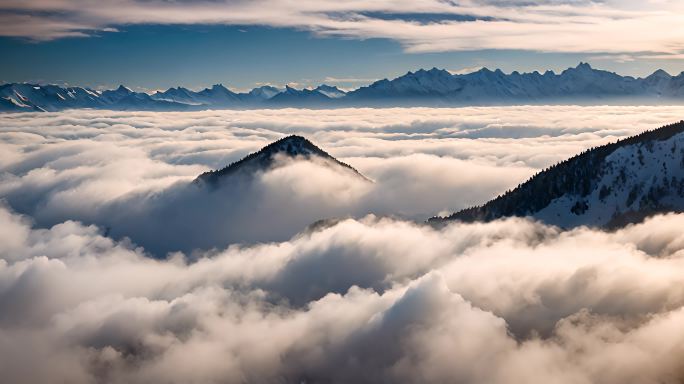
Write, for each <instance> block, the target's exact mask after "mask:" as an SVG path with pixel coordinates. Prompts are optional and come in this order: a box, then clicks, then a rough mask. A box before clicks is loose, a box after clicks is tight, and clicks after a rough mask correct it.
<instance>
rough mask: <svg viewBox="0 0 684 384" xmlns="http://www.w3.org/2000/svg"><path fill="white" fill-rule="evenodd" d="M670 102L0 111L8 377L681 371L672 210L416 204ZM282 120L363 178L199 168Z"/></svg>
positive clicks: (236, 378)
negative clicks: (545, 216) (565, 216)
mask: <svg viewBox="0 0 684 384" xmlns="http://www.w3.org/2000/svg"><path fill="white" fill-rule="evenodd" d="M683 112H684V107H666V106H648V107H631V106H623V107H620V106H610V107H608V106H606V107H598V106H597V107H579V106H549V107H544V106H517V107H481V108H475V107H473V108H440V109H430V108H391V109H333V110H301V109H282V110H250V111H202V112H178V113H176V112H114V111H88V110H78V111H65V112H60V113H20V114H3V115H0V153H2V155H1V156H0V199H2V205H1V206H0V228H2V229H3V230H2V232H0V355H2V356H3V359H1V360H0V372H2V373H3V380H6V381H7V382H19V381H23V382H26V381H27V380H28V382H47V381H53V382H69V383H97V382H112V383H147V382H167V383H189V382H192V383H223V382H231V383H232V382H250V383H274V382H333V383H349V382H358V383H362V382H368V383H377V382H407V383H409V382H411V383H414V382H425V383H446V382H466V383H470V382H472V383H480V382H488V383H510V382H526V383H548V382H559V383H560V382H563V383H568V382H572V383H591V382H600V383H667V382H679V381H681V380H683V379H684V372H683V371H682V369H681V365H680V362H681V359H682V358H683V357H684V348H683V347H682V345H684V343H683V341H684V330H683V329H684V328H682V327H681V324H682V322H683V321H684V312H683V310H682V306H683V305H684V288H683V287H682V286H681V280H682V278H683V277H684V234H683V233H682V231H681V230H680V229H681V228H682V226H684V215H682V214H668V215H662V216H655V217H653V218H651V219H648V220H646V221H645V222H643V223H641V224H636V225H631V226H628V227H625V228H623V229H619V230H615V231H612V232H608V231H605V230H600V229H592V228H586V227H578V228H574V229H561V228H558V227H553V226H547V225H544V224H543V223H540V222H535V221H532V220H529V219H522V218H510V219H505V220H498V221H493V222H489V223H473V224H465V223H457V222H454V223H450V224H448V225H445V226H444V227H442V228H434V227H431V226H428V225H426V224H424V222H425V220H426V219H428V218H429V217H432V216H435V215H438V214H444V213H449V212H453V211H456V210H459V209H462V208H466V207H468V206H472V205H477V204H482V203H484V202H486V201H488V200H490V199H491V198H493V197H495V196H497V195H499V194H501V193H503V192H505V191H506V190H509V189H512V188H514V187H515V186H517V185H518V184H519V183H521V182H523V181H525V180H526V179H528V178H529V177H531V176H532V175H534V174H535V173H537V172H539V171H541V170H543V169H545V168H547V167H549V166H551V165H553V164H555V163H557V162H559V161H561V160H564V159H566V158H568V157H571V156H573V155H575V154H577V153H580V152H582V151H584V150H587V149H589V148H592V147H595V146H599V145H602V144H606V143H611V142H615V141H616V140H618V139H621V138H625V137H627V136H631V135H634V134H637V133H640V132H643V131H645V130H648V129H654V128H657V127H659V126H662V125H664V124H667V123H671V122H675V121H679V120H681V116H682V115H683ZM288 135H300V136H303V137H305V138H307V139H308V140H310V141H311V142H312V143H313V144H315V145H317V146H318V147H320V148H321V149H323V150H325V151H326V152H328V154H330V155H331V156H333V157H334V158H336V159H337V160H339V161H342V162H344V163H346V164H348V165H350V166H351V167H353V168H354V169H356V170H357V171H358V172H359V173H360V174H361V175H363V176H365V178H364V177H361V176H360V175H359V174H356V173H354V172H349V170H348V169H346V168H344V167H338V166H336V165H334V164H333V165H332V166H331V165H330V164H329V163H325V162H322V161H300V160H301V159H298V158H296V157H295V158H286V157H280V158H277V161H276V164H275V166H273V167H270V168H268V169H264V170H261V171H259V172H256V173H255V174H254V175H252V176H251V177H250V178H245V179H238V178H234V179H229V180H228V181H226V183H224V184H222V185H219V186H214V187H211V186H208V185H204V184H202V183H198V182H197V181H194V180H195V179H196V178H197V177H198V176H199V175H200V174H202V173H203V172H206V171H209V170H212V169H220V168H223V167H225V166H226V165H228V164H231V163H233V162H236V161H238V160H240V159H241V158H243V157H245V156H246V155H248V154H250V153H253V152H256V151H258V150H259V149H260V148H262V147H264V146H266V145H268V144H269V143H271V142H273V141H276V140H278V139H280V138H282V137H285V136H288ZM48 357H49V358H48Z"/></svg>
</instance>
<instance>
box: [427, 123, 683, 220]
mask: <svg viewBox="0 0 684 384" xmlns="http://www.w3.org/2000/svg"><path fill="white" fill-rule="evenodd" d="M682 211H684V121H680V122H679V123H676V124H672V125H668V126H665V127H662V128H659V129H656V130H653V131H647V132H644V133H642V134H640V135H637V136H633V137H630V138H627V139H624V140H621V141H618V142H616V143H611V144H608V145H604V146H601V147H597V148H593V149H590V150H588V151H585V152H583V153H581V154H579V155H577V156H575V157H572V158H570V159H568V160H566V161H563V162H561V163H559V164H556V165H554V166H552V167H550V168H548V169H546V170H544V171H542V172H540V173H538V174H537V175H535V176H533V177H532V178H531V179H529V180H528V181H526V182H525V183H523V184H521V185H519V186H518V187H517V188H515V189H513V190H511V191H508V192H506V193H505V194H503V195H501V196H499V197H497V198H496V199H494V200H491V201H490V202H488V203H486V204H484V205H482V206H478V207H473V208H468V209H465V210H462V211H460V212H456V213H454V214H453V215H451V216H448V217H436V218H433V219H430V221H429V222H430V223H432V224H441V223H445V222H448V221H450V220H460V221H466V222H470V221H490V220H495V219H499V218H502V217H509V216H531V217H533V218H536V219H539V220H542V221H544V222H546V223H549V224H554V225H558V226H561V227H566V228H568V227H575V226H580V225H589V226H598V227H608V228H611V227H619V226H622V225H625V224H629V223H633V222H637V221H640V220H642V219H643V218H644V217H647V216H650V215H653V214H656V213H666V212H682Z"/></svg>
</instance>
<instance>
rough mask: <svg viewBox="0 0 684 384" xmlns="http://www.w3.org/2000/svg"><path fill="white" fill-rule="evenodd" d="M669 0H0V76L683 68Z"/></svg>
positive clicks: (275, 78)
mask: <svg viewBox="0 0 684 384" xmlns="http://www.w3.org/2000/svg"><path fill="white" fill-rule="evenodd" d="M682 17H684V5H683V4H682V2H681V1H676V0H647V1H633V0H627V1H614V0H603V1H591V0H540V1H519V0H510V1H499V0H463V1H458V2H456V1H444V0H419V1H403V0H395V1H386V0H377V1H367V0H366V1H361V0H355V1H348V2H339V1H332V0H323V1H297V2H292V1H287V0H270V1H266V0H260V1H192V2H191V1H183V0H178V1H159V0H145V1H142V0H106V1H95V0H74V1H66V0H28V1H26V0H22V1H19V0H7V1H3V2H2V3H0V51H1V52H3V53H4V54H3V60H2V61H1V62H0V82H18V81H29V82H38V83H58V84H70V85H81V86H88V87H92V88H109V87H113V86H117V85H118V84H126V85H127V86H129V87H131V88H133V89H138V90H155V89H165V88H168V87H171V86H185V87H189V88H192V89H201V88H203V87H206V86H210V85H213V84H216V83H222V84H224V85H226V86H228V87H230V88H233V89H236V90H244V89H249V88H252V87H254V86H258V85H262V84H273V85H279V86H282V85H284V84H291V85H293V86H298V87H305V86H312V85H316V84H320V83H328V84H332V85H338V86H341V87H344V88H354V87H358V86H360V85H365V84H368V83H370V82H372V81H374V80H377V79H381V78H385V77H388V78H392V77H396V76H398V75H401V74H403V73H405V72H407V71H409V70H416V69H419V68H431V67H438V68H444V69H447V70H450V71H453V72H467V71H472V70H476V69H479V68H481V67H483V66H486V67H489V68H500V69H502V70H504V71H505V72H511V71H514V70H517V71H533V70H539V71H544V70H547V69H551V70H555V71H560V70H562V69H565V68H568V67H570V66H575V65H577V63H578V62H580V61H587V62H590V63H592V64H593V65H594V66H595V67H598V68H602V69H608V70H612V71H616V72H619V73H621V74H625V75H632V76H645V75H648V74H650V73H652V72H654V71H655V70H656V69H658V68H662V69H665V70H667V71H668V72H670V73H671V74H679V73H680V72H682V70H684V65H683V64H684V26H682V23H681V20H682Z"/></svg>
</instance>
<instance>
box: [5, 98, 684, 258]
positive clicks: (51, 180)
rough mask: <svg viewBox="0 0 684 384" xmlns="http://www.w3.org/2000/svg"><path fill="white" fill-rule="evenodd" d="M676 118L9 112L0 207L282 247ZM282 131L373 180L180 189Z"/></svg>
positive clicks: (301, 174)
mask: <svg viewBox="0 0 684 384" xmlns="http://www.w3.org/2000/svg"><path fill="white" fill-rule="evenodd" d="M681 115H682V108H681V107H563V106H560V107H556V106H554V107H501V108H454V109H446V108H445V109H430V108H408V109H401V108H392V109H339V110H324V111H316V110H297V109H286V110H260V111H204V112H192V113H155V112H107V111H69V112H63V113H54V114H50V113H48V114H44V113H39V114H31V113H28V114H6V115H2V116H0V138H1V141H0V145H1V146H2V151H3V156H1V157H0V172H1V173H0V197H3V198H5V199H6V200H7V201H8V203H9V204H10V206H11V207H12V208H13V209H15V210H16V211H18V212H20V213H25V214H29V215H31V216H32V218H33V219H34V220H35V221H36V223H37V224H38V225H40V226H51V225H54V224H57V223H60V222H63V221H65V220H80V221H82V222H85V223H94V224H98V225H100V226H101V227H103V228H107V231H108V232H109V233H110V234H111V235H112V236H113V237H115V238H120V237H121V236H129V237H131V238H132V239H133V240H134V241H135V242H136V243H138V244H141V245H144V246H145V247H146V248H147V250H148V251H150V252H154V253H156V254H161V255H163V254H164V253H166V252H168V251H175V250H183V251H190V250H192V249H194V248H204V249H207V248H211V247H214V246H217V247H222V246H225V245H227V244H229V243H233V242H255V241H271V240H278V241H283V240H286V239H288V238H289V237H291V236H292V235H294V234H295V233H297V232H299V231H301V230H302V229H303V228H305V227H306V226H307V225H309V224H311V223H313V222H315V221H317V220H320V219H329V218H336V217H346V216H353V217H361V216H364V215H366V214H368V213H373V214H377V215H392V216H399V217H405V218H409V219H417V220H424V219H426V218H428V217H430V216H433V215H436V214H439V213H443V212H449V211H454V210H458V209H461V208H464V207H466V206H470V205H473V204H479V203H483V202H485V201H487V200H489V199H490V198H492V197H494V196H496V195H497V194H499V193H501V192H503V191H505V190H506V189H509V188H512V187H514V186H515V185H517V184H518V183H520V182H521V181H523V180H525V179H526V178H527V177H529V176H531V175H532V174H533V173H535V172H536V171H538V170H539V169H541V168H544V167H546V166H549V165H551V164H553V163H555V162H557V161H560V160H562V159H564V158H567V157H569V156H572V155H573V154H575V153H577V152H580V151H581V150H584V149H586V148H588V147H591V146H595V145H599V144H603V143H606V142H609V141H613V140H616V139H617V138H620V137H624V136H627V135H630V134H633V133H636V132H640V131H642V130H645V129H650V128H654V127H657V126H659V125H662V124H665V123H668V122H672V121H676V120H678V119H679V118H680V117H681ZM287 134H300V135H303V136H305V137H308V138H309V139H310V140H312V141H313V142H314V143H315V144H317V145H319V146H320V147H322V148H323V149H325V150H327V151H329V152H330V153H331V154H332V155H333V156H335V157H337V158H339V159H340V160H342V161H345V162H347V163H349V164H351V165H352V166H354V167H356V168H357V169H358V170H359V171H360V172H361V173H363V174H365V175H366V176H368V177H369V178H371V179H373V180H374V181H375V182H374V183H373V184H368V183H365V182H362V181H361V180H359V179H358V178H355V177H353V175H347V176H344V175H341V174H339V173H337V172H334V171H333V170H331V169H330V168H328V167H322V166H318V165H317V164H316V163H300V162H299V163H298V162H295V163H289V164H286V165H284V166H283V167H280V168H278V169H277V170H275V171H271V172H267V173H266V174H262V175H259V177H257V178H256V180H255V181H254V182H253V183H251V184H250V185H249V186H245V187H242V188H240V187H237V186H235V187H234V188H230V189H229V190H220V191H216V192H213V193H207V191H205V190H199V189H198V188H196V187H195V186H192V185H189V184H188V183H189V182H190V181H191V180H193V179H194V178H195V177H196V176H197V175H199V174H200V173H201V172H203V171H205V170H207V169H216V168H220V167H223V166H225V165H226V164H229V163H231V162H233V161H235V160H238V159H239V158H241V157H243V156H245V155H246V154H248V153H250V152H253V151H256V150H258V149H259V148H260V147H262V146H264V145H266V144H268V143H269V142H271V141H274V140H276V139H278V138H280V137H283V136H284V135H287Z"/></svg>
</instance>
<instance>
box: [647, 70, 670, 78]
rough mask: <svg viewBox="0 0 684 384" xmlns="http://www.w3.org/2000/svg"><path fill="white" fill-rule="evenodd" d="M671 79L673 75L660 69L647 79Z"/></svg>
mask: <svg viewBox="0 0 684 384" xmlns="http://www.w3.org/2000/svg"><path fill="white" fill-rule="evenodd" d="M671 77H672V75H670V74H669V73H667V72H666V71H664V70H662V69H659V70H657V71H655V72H653V73H652V74H650V75H649V76H648V77H646V79H669V78H671Z"/></svg>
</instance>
